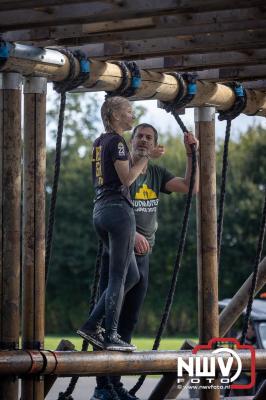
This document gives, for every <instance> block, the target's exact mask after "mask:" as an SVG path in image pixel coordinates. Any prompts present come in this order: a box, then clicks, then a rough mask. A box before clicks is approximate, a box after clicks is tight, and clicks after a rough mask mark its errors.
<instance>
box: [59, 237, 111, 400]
mask: <svg viewBox="0 0 266 400" xmlns="http://www.w3.org/2000/svg"><path fill="white" fill-rule="evenodd" d="M102 251H103V242H102V241H101V240H99V242H98V250H97V256H96V261H95V269H94V278H93V286H92V291H91V297H90V302H89V304H90V307H89V314H91V312H92V310H93V308H94V306H95V304H96V301H97V296H98V289H99V281H100V274H101V260H102ZM88 347H89V342H88V341H87V340H83V342H82V348H81V351H87V350H88ZM78 379H79V377H78V376H73V377H72V378H71V380H70V383H69V385H68V387H67V389H66V390H65V392H60V393H59V396H58V400H73V397H72V396H71V394H72V393H73V392H74V389H75V387H76V384H77V382H78Z"/></svg>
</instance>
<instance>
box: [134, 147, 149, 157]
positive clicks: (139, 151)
mask: <svg viewBox="0 0 266 400" xmlns="http://www.w3.org/2000/svg"><path fill="white" fill-rule="evenodd" d="M134 153H135V154H136V156H138V157H143V156H146V155H147V154H148V149H144V148H143V149H139V148H138V149H135V151H134Z"/></svg>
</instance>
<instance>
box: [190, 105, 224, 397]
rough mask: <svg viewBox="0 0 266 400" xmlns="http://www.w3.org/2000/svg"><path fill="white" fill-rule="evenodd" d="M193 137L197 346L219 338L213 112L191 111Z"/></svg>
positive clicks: (209, 393)
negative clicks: (197, 144) (196, 179)
mask: <svg viewBox="0 0 266 400" xmlns="http://www.w3.org/2000/svg"><path fill="white" fill-rule="evenodd" d="M195 125H196V134H197V137H198V139H199V141H200V147H199V168H200V192H199V195H198V196H197V242H198V318H199V343H201V344H206V343H208V341H209V340H210V339H211V338H214V337H218V336H219V315H218V266H217V215H216V156H215V108H214V107H202V108H197V109H195ZM200 398H201V399H202V400H203V399H204V400H205V399H206V400H207V399H208V400H217V399H219V391H218V390H213V389H210V390H206V389H205V390H202V391H201V395H200Z"/></svg>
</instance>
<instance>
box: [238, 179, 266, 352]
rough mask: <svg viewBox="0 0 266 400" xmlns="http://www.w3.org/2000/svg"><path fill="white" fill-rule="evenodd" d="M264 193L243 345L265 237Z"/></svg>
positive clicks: (265, 209) (243, 331) (265, 213)
mask: <svg viewBox="0 0 266 400" xmlns="http://www.w3.org/2000/svg"><path fill="white" fill-rule="evenodd" d="M264 191H265V198H264V206H263V211H262V216H261V221H260V230H259V239H258V244H257V251H256V256H255V261H254V265H253V270H254V272H253V276H252V283H251V287H250V291H249V300H248V305H247V309H246V315H245V321H244V326H243V330H242V335H241V339H240V343H241V344H244V343H245V340H246V335H247V330H248V325H249V321H250V314H251V310H252V304H253V299H254V295H255V289H256V285H257V276H258V267H259V263H260V259H261V253H262V248H263V242H264V236H265V228H266V185H265V187H264Z"/></svg>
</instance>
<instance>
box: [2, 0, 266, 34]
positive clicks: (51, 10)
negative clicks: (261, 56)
mask: <svg viewBox="0 0 266 400" xmlns="http://www.w3.org/2000/svg"><path fill="white" fill-rule="evenodd" d="M16 1H17V0H16ZM50 1H51V0H50ZM38 3H39V2H38V1H36V2H35V3H34V6H33V7H32V8H31V9H29V10H28V12H27V13H23V14H22V9H23V8H24V6H23V3H22V2H21V3H20V5H19V7H20V9H19V10H17V9H14V7H13V8H12V9H11V10H8V5H7V4H6V3H5V4H4V5H3V7H4V8H3V11H1V8H0V18H1V30H2V32H4V31H8V30H18V29H29V28H35V27H37V28H39V27H40V26H51V25H54V26H56V25H57V26H58V25H67V24H82V23H90V22H104V21H112V20H120V19H125V18H127V19H128V18H140V17H146V16H147V17H151V16H156V15H167V14H169V13H171V12H177V13H180V14H181V13H195V12H196V13H197V12H198V11H199V10H201V12H204V11H219V10H227V9H228V10H230V9H241V8H248V7H250V1H248V0H236V1H234V2H232V1H230V0H223V1H222V2H221V1H219V0H205V1H203V0H183V1H177V0H164V1H163V2H162V1H160V0H146V1H145V2H143V1H142V0H135V1H134V2H133V1H131V0H121V1H117V0H109V1H108V2H106V1H104V0H102V1H100V0H98V1H87V2H77V3H74V2H71V3H72V4H71V3H70V4H69V2H64V3H63V2H62V1H61V2H60V3H59V4H57V5H53V4H50V5H49V2H48V4H47V5H45V4H44V2H41V3H40V4H39V6H38ZM57 3H58V1H57ZM264 5H265V4H264V2H263V0H253V2H252V6H254V7H256V6H264ZM10 7H12V2H10ZM25 7H27V8H29V2H27V1H26V2H25Z"/></svg>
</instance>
